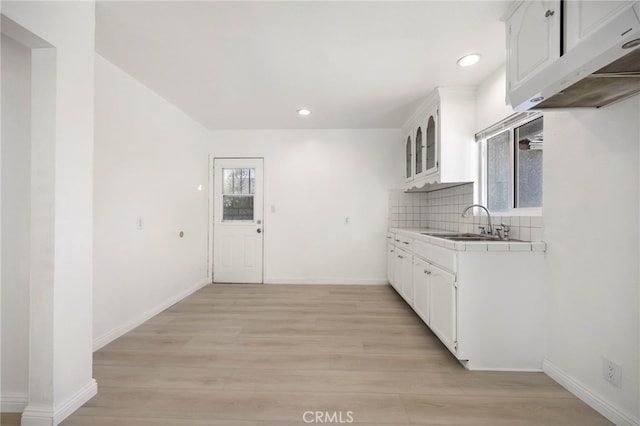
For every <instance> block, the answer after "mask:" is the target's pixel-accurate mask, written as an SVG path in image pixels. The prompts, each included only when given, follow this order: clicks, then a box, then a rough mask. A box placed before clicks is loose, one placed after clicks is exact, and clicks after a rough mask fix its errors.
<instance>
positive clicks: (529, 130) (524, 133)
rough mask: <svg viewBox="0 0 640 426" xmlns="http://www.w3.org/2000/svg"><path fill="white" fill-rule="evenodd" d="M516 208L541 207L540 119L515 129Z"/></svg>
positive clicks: (541, 136) (541, 134) (541, 143)
mask: <svg viewBox="0 0 640 426" xmlns="http://www.w3.org/2000/svg"><path fill="white" fill-rule="evenodd" d="M515 140H516V179H517V185H516V207H541V206H542V145H543V140H544V138H543V133H542V117H540V118H538V119H536V120H533V121H531V122H529V123H527V124H525V125H523V126H520V127H518V128H516V129H515Z"/></svg>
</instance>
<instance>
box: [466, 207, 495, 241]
mask: <svg viewBox="0 0 640 426" xmlns="http://www.w3.org/2000/svg"><path fill="white" fill-rule="evenodd" d="M474 207H480V208H481V209H484V211H485V212H487V225H488V226H487V227H488V228H489V229H487V231H486V232H487V234H489V235H493V228H492V227H491V213H489V209H487V208H486V207H485V206H483V205H482V204H471V205H470V206H469V207H467V208H466V209H464V211H463V212H462V217H467V212H468V211H469V210H471V209H472V208H474ZM480 228H481V229H482V233H483V234H484V232H485V231H484V227H482V226H481V227H480Z"/></svg>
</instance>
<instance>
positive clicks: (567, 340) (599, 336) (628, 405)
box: [544, 96, 640, 421]
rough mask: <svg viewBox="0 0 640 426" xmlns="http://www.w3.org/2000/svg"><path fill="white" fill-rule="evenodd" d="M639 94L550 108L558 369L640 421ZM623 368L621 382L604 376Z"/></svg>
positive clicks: (548, 180) (553, 326) (552, 303)
mask: <svg viewBox="0 0 640 426" xmlns="http://www.w3.org/2000/svg"><path fill="white" fill-rule="evenodd" d="M639 115H640V97H638V96H636V97H633V98H631V99H629V100H627V101H625V102H622V103H618V104H615V105H611V106H609V107H606V108H602V109H599V110H595V109H590V110H574V111H568V112H549V113H545V154H544V220H545V241H546V242H547V243H548V251H547V256H546V263H545V268H546V281H547V285H548V288H549V306H548V308H549V352H548V356H547V358H548V361H549V362H550V366H551V367H555V368H557V369H559V370H560V371H561V372H564V374H566V375H567V376H569V377H571V378H573V379H574V380H576V381H578V382H579V383H580V384H581V385H582V386H584V387H585V388H586V389H588V390H589V391H590V392H593V393H594V394H595V395H597V396H598V397H599V398H602V399H603V400H604V401H607V402H608V403H610V404H612V406H613V407H614V408H619V409H621V410H622V411H623V412H627V413H628V414H629V416H630V417H631V416H632V417H634V418H635V419H636V421H637V419H638V414H639V412H638V401H639V398H640V394H639V392H638V385H639V384H638V374H639V372H638V365H639V362H640V360H639V357H638V349H639V346H638V345H639V341H638V333H639V330H638V326H639V323H638V300H639V293H638V290H639V283H640V276H639V274H638V268H637V264H638V257H639V256H640V250H639V242H640V235H639V226H638V217H639V216H640V202H639V201H640V200H639V197H638V182H639V173H638V169H639V167H640V162H639V160H638V146H639V145H640V124H639V123H640V120H638V117H639ZM602 357H606V358H608V359H610V360H612V361H614V362H616V363H618V364H620V365H621V366H622V386H621V388H616V387H613V386H612V385H610V384H609V383H607V382H605V380H604V379H603V377H602Z"/></svg>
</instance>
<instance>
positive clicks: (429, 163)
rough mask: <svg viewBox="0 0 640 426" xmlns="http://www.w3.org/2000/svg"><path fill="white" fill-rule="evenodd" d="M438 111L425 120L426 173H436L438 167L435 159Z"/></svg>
mask: <svg viewBox="0 0 640 426" xmlns="http://www.w3.org/2000/svg"><path fill="white" fill-rule="evenodd" d="M437 116H438V110H437V109H435V110H434V111H433V112H432V113H431V114H429V117H428V118H427V124H426V127H425V128H426V129H427V130H426V138H425V139H426V144H425V145H426V155H425V157H426V166H425V169H426V171H427V173H432V172H435V171H436V168H437V167H438V160H437V158H436V155H437V154H436V122H437Z"/></svg>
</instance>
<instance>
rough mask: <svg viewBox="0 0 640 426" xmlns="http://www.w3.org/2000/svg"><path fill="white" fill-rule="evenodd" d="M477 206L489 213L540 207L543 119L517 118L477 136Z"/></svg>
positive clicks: (533, 115)
mask: <svg viewBox="0 0 640 426" xmlns="http://www.w3.org/2000/svg"><path fill="white" fill-rule="evenodd" d="M476 140H477V141H478V142H479V143H480V152H481V155H480V158H481V164H480V174H481V179H480V182H481V185H480V188H481V191H480V198H481V202H482V203H483V204H485V205H486V206H487V208H488V209H489V210H490V211H493V212H505V211H510V210H512V209H524V208H529V209H531V208H541V207H542V150H543V141H544V138H543V117H542V115H541V114H540V113H526V114H517V115H514V116H512V117H509V118H508V119H506V120H504V121H502V122H500V123H498V124H496V125H494V126H492V127H490V128H489V129H487V130H485V131H483V132H481V133H478V134H477V135H476Z"/></svg>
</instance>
